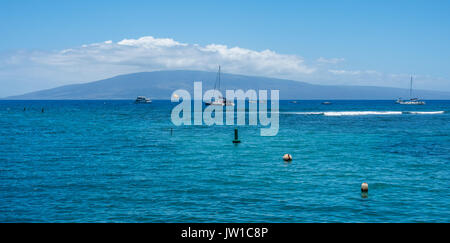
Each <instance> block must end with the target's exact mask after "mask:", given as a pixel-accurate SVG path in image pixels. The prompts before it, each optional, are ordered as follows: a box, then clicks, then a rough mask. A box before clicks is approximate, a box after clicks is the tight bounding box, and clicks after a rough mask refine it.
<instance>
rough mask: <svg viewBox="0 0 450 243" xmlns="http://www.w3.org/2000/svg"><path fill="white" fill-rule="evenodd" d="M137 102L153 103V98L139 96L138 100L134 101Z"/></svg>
mask: <svg viewBox="0 0 450 243" xmlns="http://www.w3.org/2000/svg"><path fill="white" fill-rule="evenodd" d="M134 103H135V104H148V103H152V100H151V99H150V98H147V97H145V96H138V97H137V98H136V100H135V101H134Z"/></svg>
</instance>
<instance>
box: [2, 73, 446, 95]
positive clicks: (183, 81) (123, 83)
mask: <svg viewBox="0 0 450 243" xmlns="http://www.w3.org/2000/svg"><path fill="white" fill-rule="evenodd" d="M215 78H216V73H215V72H206V71H189V70H172V71H153V72H139V73H131V74H122V75H118V76H114V77H112V78H107V79H102V80H98V81H93V82H88V83H82V84H70V85H64V86H60V87H56V88H51V89H46V90H40V91H34V92H30V93H26V94H22V95H16V96H10V97H6V98H3V99H11V100H101V99H134V98H136V96H139V95H143V96H147V97H150V98H152V99H155V100H156V99H162V100H168V99H170V97H171V94H172V92H173V91H175V90H177V89H185V90H187V91H189V92H190V93H191V95H192V94H193V87H194V84H193V83H194V81H203V92H205V91H206V90H209V89H213V87H214V82H215ZM221 79H222V87H221V90H225V89H243V90H244V91H245V90H248V89H254V90H264V89H265V90H270V89H278V90H280V99H304V100H309V99H311V100H314V99H318V100H320V99H330V100H339V99H342V100H351V99H362V100H377V99H378V100H385V99H396V98H399V97H409V89H401V88H390V87H378V86H346V85H316V84H310V83H306V82H301V81H294V80H288V79H278V78H267V77H258V76H247V75H240V74H228V73H224V74H222V76H221ZM414 95H415V96H417V97H420V98H422V99H443V100H446V99H450V92H445V91H431V90H414Z"/></svg>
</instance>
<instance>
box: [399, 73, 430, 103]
mask: <svg viewBox="0 0 450 243" xmlns="http://www.w3.org/2000/svg"><path fill="white" fill-rule="evenodd" d="M412 87H413V77H412V76H411V82H410V86H409V97H410V99H409V100H402V98H398V99H397V101H396V103H397V104H400V105H425V101H421V100H420V99H419V98H412Z"/></svg>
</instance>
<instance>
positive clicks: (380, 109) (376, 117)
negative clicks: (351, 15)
mask: <svg viewBox="0 0 450 243" xmlns="http://www.w3.org/2000/svg"><path fill="white" fill-rule="evenodd" d="M321 102H322V101H299V102H298V103H297V104H294V103H290V102H288V101H281V102H280V113H279V119H280V128H279V133H278V135H277V136H273V137H261V136H260V127H258V126H239V127H238V130H239V139H240V140H241V143H240V144H233V143H232V140H233V138H234V128H235V126H205V125H203V126H179V127H177V126H174V125H173V124H172V122H171V120H170V114H171V109H172V107H173V106H174V105H175V104H172V103H170V101H154V102H153V103H151V104H138V105H137V104H133V101H131V100H121V101H110V100H105V101H0V222H447V223H448V222H450V122H449V121H450V101H427V104H426V105H424V106H406V105H398V104H395V103H394V102H393V101H333V104H332V105H322V104H321ZM24 108H25V110H24ZM42 109H43V110H42ZM42 111H44V112H42ZM286 153H289V154H291V155H292V156H293V160H292V161H291V162H284V161H283V159H282V156H283V155H284V154H286ZM363 182H367V183H368V184H369V192H368V193H367V194H362V193H361V191H360V186H361V183H363Z"/></svg>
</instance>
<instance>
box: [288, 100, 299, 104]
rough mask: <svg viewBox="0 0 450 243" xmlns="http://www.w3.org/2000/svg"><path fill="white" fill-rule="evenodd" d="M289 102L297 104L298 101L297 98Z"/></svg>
mask: <svg viewBox="0 0 450 243" xmlns="http://www.w3.org/2000/svg"><path fill="white" fill-rule="evenodd" d="M289 103H292V104H297V103H298V102H297V101H296V100H293V101H290V102H289Z"/></svg>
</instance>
